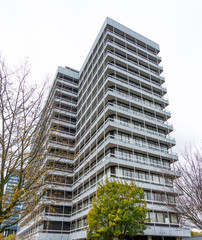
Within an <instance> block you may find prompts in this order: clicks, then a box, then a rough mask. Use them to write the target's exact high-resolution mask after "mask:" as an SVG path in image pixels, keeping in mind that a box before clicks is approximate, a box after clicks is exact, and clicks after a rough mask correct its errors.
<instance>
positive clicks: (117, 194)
mask: <svg viewBox="0 0 202 240" xmlns="http://www.w3.org/2000/svg"><path fill="white" fill-rule="evenodd" d="M92 205H93V207H92V209H91V210H90V211H89V213H88V216H87V223H88V239H103V240H105V239H106V240H110V239H114V238H118V239H120V240H122V239H124V236H126V235H129V236H135V235H137V234H143V233H144V230H145V229H146V226H145V221H147V220H148V219H147V218H146V214H147V212H148V209H147V206H146V202H145V200H144V191H143V190H142V189H141V188H139V187H137V186H136V184H135V182H133V181H131V183H127V182H125V181H124V182H122V181H118V180H108V179H106V181H105V182H104V183H103V184H99V185H98V191H97V194H96V197H95V198H94V199H93V202H92Z"/></svg>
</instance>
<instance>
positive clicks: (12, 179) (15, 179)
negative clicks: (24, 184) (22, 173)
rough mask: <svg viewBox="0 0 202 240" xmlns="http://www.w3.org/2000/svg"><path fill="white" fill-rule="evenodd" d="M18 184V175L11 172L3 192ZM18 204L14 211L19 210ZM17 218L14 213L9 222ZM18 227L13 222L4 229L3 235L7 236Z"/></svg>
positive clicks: (17, 215)
mask: <svg viewBox="0 0 202 240" xmlns="http://www.w3.org/2000/svg"><path fill="white" fill-rule="evenodd" d="M17 184H18V176H17V174H12V175H11V177H10V179H9V180H8V183H7V184H6V187H5V193H6V192H11V191H12V188H13V186H16V185H17ZM19 209H20V205H18V206H16V212H19ZM18 218H19V214H16V215H15V216H13V217H11V218H9V220H8V221H9V223H12V222H16V221H17V220H18ZM17 229H18V224H14V225H12V226H10V227H6V228H5V231H4V237H8V236H9V235H10V234H13V233H16V232H17Z"/></svg>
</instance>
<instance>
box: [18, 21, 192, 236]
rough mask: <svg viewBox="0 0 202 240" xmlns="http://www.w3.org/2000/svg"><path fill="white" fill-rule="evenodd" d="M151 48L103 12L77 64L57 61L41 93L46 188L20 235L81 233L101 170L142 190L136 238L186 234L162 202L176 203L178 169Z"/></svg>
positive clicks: (163, 90) (157, 58) (148, 42)
mask: <svg viewBox="0 0 202 240" xmlns="http://www.w3.org/2000/svg"><path fill="white" fill-rule="evenodd" d="M158 54H159V45H158V44H156V43H155V42H153V41H151V40H149V39H147V38H145V37H143V36H141V35H140V34H138V33H136V32H134V31H132V30H130V29H128V28H127V27H125V26H123V25H121V24H119V23H117V22H115V21H114V20H112V19H110V18H107V19H106V21H105V23H104V24H103V26H102V28H101V30H100V32H99V34H98V36H97V38H96V40H95V42H94V44H93V46H92V48H91V50H90V52H89V54H88V56H87V58H86V60H85V62H84V64H83V66H82V68H81V70H80V71H75V70H73V69H71V68H67V67H66V68H62V67H59V68H58V71H57V73H56V77H55V81H54V83H53V86H52V90H51V92H50V94H49V98H48V104H49V109H50V111H51V118H50V129H51V131H52V134H51V137H49V139H48V140H47V143H46V152H45V153H44V163H45V164H46V165H47V166H49V169H50V170H49V177H48V179H46V181H47V188H48V190H47V193H46V196H44V197H43V199H42V201H41V204H40V205H39V206H38V208H36V213H38V214H37V216H36V217H35V218H33V219H32V220H30V221H29V223H28V224H26V225H25V226H24V227H22V228H21V229H20V231H19V233H18V236H19V237H20V239H40V240H41V239H47V240H51V239H52V240H64V239H66V240H67V239H69V240H70V239H71V240H73V239H86V230H85V226H86V225H87V218H86V216H87V213H88V211H89V209H90V207H91V200H92V198H93V196H94V195H95V193H96V186H97V183H98V182H99V181H102V180H103V178H105V177H106V176H107V177H108V178H111V177H114V178H117V179H124V180H126V181H129V180H130V179H134V180H135V181H136V183H137V185H138V186H141V187H142V188H143V189H144V191H145V198H146V201H147V204H148V207H149V208H150V212H149V213H148V215H149V217H150V218H151V222H150V223H149V224H148V228H147V230H146V231H145V235H144V236H139V237H138V238H137V239H142V240H143V239H149V240H152V239H153V240H158V239H167V240H168V239H170V240H174V239H176V238H178V239H179V238H180V237H182V236H189V231H188V230H186V229H182V228H181V227H180V225H179V221H178V216H177V215H176V213H175V212H173V211H172V210H171V209H170V208H168V207H167V203H166V202H169V203H170V204H175V194H176V193H175V191H174V190H173V179H174V178H175V177H178V174H177V173H176V172H175V171H174V170H173V168H172V163H174V162H175V161H177V156H176V155H175V154H174V153H172V147H173V146H174V145H175V140H174V139H172V138H171V137H170V132H172V131H173V126H172V125H171V124H170V123H169V122H168V120H169V118H170V117H171V115H170V112H169V111H168V110H167V109H166V107H167V106H168V104H169V103H168V100H167V99H166V98H165V97H164V95H165V94H166V92H167V90H166V88H165V87H164V86H163V83H164V82H165V79H164V77H163V76H162V75H161V73H162V71H163V68H162V66H161V65H160V62H161V57H160V56H159V55H158ZM25 221H26V220H25Z"/></svg>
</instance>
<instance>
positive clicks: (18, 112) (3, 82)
mask: <svg viewBox="0 0 202 240" xmlns="http://www.w3.org/2000/svg"><path fill="white" fill-rule="evenodd" d="M29 74H30V68H29V65H28V63H27V62H25V63H23V64H22V65H21V66H20V67H15V68H12V69H11V68H9V67H8V66H7V65H6V63H5V61H4V60H3V59H2V57H0V232H3V231H4V229H5V228H8V227H9V226H11V225H13V224H15V223H16V221H18V220H16V221H13V220H12V221H11V219H14V217H15V216H16V215H18V214H20V219H22V218H24V217H25V216H27V215H28V214H29V213H30V212H31V211H32V210H33V209H34V208H35V206H36V204H37V203H38V201H39V199H40V196H41V193H40V191H39V189H40V184H41V183H42V182H43V181H42V179H41V176H42V175H43V173H44V172H45V169H44V168H43V167H42V162H43V154H42V153H43V146H44V143H45V140H46V137H47V131H46V129H47V126H48V124H49V123H48V115H47V114H45V111H46V109H45V107H44V106H42V103H43V97H44V87H42V88H41V90H39V89H38V88H37V86H29V85H28V77H29ZM39 120H40V121H39ZM12 176H16V177H17V179H18V180H17V184H13V185H11V186H10V187H9V191H5V187H6V185H7V184H8V182H9V180H10V179H11V177H12ZM18 206H21V208H19V207H18Z"/></svg>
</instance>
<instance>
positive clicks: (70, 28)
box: [0, 0, 202, 153]
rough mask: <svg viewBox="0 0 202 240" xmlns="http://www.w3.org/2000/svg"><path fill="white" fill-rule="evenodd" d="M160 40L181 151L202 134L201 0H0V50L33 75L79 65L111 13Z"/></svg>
mask: <svg viewBox="0 0 202 240" xmlns="http://www.w3.org/2000/svg"><path fill="white" fill-rule="evenodd" d="M107 16H108V17H110V18H112V19H114V20H116V21H118V22H120V23H121V24H123V25H125V26H127V27H129V28H131V29H132V30H134V31H136V32H138V33H140V34H142V35H143V36H145V37H147V38H149V39H151V40H153V41H155V42H157V43H159V44H160V49H161V53H160V55H161V57H162V59H163V61H162V65H163V67H164V73H163V75H164V76H165V78H166V82H165V86H166V87H167V88H168V94H167V95H166V97H167V98H169V100H170V105H169V108H168V109H169V110H171V113H172V118H171V119H170V122H171V123H173V124H174V132H173V134H172V136H174V137H175V138H176V141H177V147H176V148H175V151H177V152H178V153H179V152H180V151H183V149H184V147H185V145H186V144H190V143H195V142H201V140H202V127H201V125H202V107H201V105H202V74H201V70H202V0H125V1H124V0H99V1H98V0H17V1H16V0H0V51H1V53H2V54H3V56H4V57H6V58H7V61H8V62H9V63H11V64H18V63H19V62H20V61H22V60H23V59H24V58H26V57H28V58H29V61H30V63H31V65H32V75H31V79H32V81H35V82H38V83H41V82H42V81H44V79H45V77H46V76H47V75H51V76H54V74H55V71H56V69H57V67H58V65H61V66H69V67H72V68H75V69H78V70H79V69H80V67H81V65H82V63H83V62H84V60H85V58H86V56H87V54H88V52H89V50H90V47H91V46H92V43H93V42H94V40H95V38H96V36H97V34H98V32H99V30H100V28H101V26H102V24H103V23H104V20H105V18H106V17H107Z"/></svg>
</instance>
